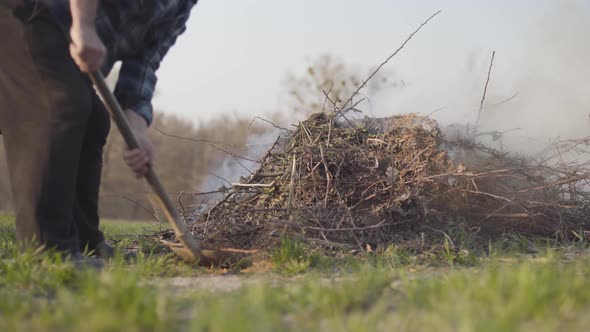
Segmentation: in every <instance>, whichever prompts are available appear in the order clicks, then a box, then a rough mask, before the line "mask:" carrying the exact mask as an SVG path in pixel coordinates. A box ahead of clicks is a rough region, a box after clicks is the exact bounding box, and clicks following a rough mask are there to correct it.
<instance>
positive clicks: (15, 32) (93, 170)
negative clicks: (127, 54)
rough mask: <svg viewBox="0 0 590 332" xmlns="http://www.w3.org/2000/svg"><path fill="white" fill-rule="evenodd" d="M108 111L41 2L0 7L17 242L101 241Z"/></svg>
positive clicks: (1, 100) (1, 77)
mask: <svg viewBox="0 0 590 332" xmlns="http://www.w3.org/2000/svg"><path fill="white" fill-rule="evenodd" d="M109 129H110V119H109V115H108V113H107V112H106V110H105V109H104V107H103V105H102V103H101V101H100V99H99V98H98V96H97V95H96V94H95V92H94V90H93V89H92V86H91V84H90V82H89V80H88V79H87V78H86V76H85V75H83V73H81V72H80V71H79V70H78V68H77V67H76V65H75V63H74V62H73V60H72V58H71V57H70V54H69V42H68V39H67V36H66V35H65V33H64V30H63V29H62V28H61V27H60V26H59V25H58V23H57V22H56V21H55V20H54V19H53V17H52V16H51V15H50V14H49V12H48V11H47V9H46V8H45V7H42V6H37V5H29V6H19V7H17V8H16V9H14V10H10V9H8V8H7V7H5V6H0V130H1V131H2V133H3V137H4V143H5V147H6V157H7V162H8V169H9V174H10V182H11V188H12V194H13V201H14V210H15V214H16V232H17V240H18V241H19V242H20V243H31V242H34V243H35V244H36V245H44V246H45V247H47V248H56V249H58V250H63V251H69V252H77V251H79V250H81V249H82V250H83V249H84V248H88V249H91V250H92V249H94V247H95V246H96V245H97V244H98V243H99V242H100V241H103V240H104V236H103V234H102V232H101V231H100V230H99V217H98V197H99V186H100V177H101V171H102V152H103V147H104V145H105V143H106V138H107V136H108V133H109Z"/></svg>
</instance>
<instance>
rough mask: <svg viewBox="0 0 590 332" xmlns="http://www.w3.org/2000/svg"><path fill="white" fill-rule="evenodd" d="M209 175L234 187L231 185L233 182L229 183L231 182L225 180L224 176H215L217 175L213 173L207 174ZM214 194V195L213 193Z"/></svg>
mask: <svg viewBox="0 0 590 332" xmlns="http://www.w3.org/2000/svg"><path fill="white" fill-rule="evenodd" d="M207 174H209V175H211V176H214V177H216V178H218V179H219V180H221V181H223V182H225V183H227V184H229V185H230V186H231V185H232V184H231V182H229V181H228V180H227V179H226V178H224V177H222V176H219V175H217V174H215V173H211V172H207ZM212 193H213V192H212Z"/></svg>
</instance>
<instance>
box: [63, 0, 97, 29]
mask: <svg viewBox="0 0 590 332" xmlns="http://www.w3.org/2000/svg"><path fill="white" fill-rule="evenodd" d="M98 1H99V0H70V8H71V11H72V25H73V26H94V21H95V19H96V9H97V8H98Z"/></svg>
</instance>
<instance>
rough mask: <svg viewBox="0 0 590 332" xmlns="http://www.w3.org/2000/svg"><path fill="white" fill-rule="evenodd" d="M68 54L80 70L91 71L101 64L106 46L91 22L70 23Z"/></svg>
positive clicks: (98, 67) (97, 68)
mask: <svg viewBox="0 0 590 332" xmlns="http://www.w3.org/2000/svg"><path fill="white" fill-rule="evenodd" d="M70 35H71V37H72V43H71V44H70V54H71V55H72V58H73V59H74V61H75V62H76V64H77V65H78V67H79V68H80V70H81V71H82V72H85V73H91V72H94V71H97V70H99V69H100V67H101V66H102V64H103V62H104V59H105V56H106V48H105V46H104V44H103V42H102V40H100V37H99V36H98V34H97V33H96V29H95V27H94V25H92V24H82V25H72V28H71V29H70Z"/></svg>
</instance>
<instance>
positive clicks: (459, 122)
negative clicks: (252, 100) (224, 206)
mask: <svg viewBox="0 0 590 332" xmlns="http://www.w3.org/2000/svg"><path fill="white" fill-rule="evenodd" d="M580 6H583V5H581V4H576V3H574V2H556V3H555V9H554V10H552V11H551V12H548V13H547V14H546V16H544V17H542V18H540V20H539V21H538V22H536V23H535V24H534V25H532V26H531V27H530V31H529V34H528V37H527V38H526V44H525V45H518V47H520V48H522V49H523V50H524V51H523V52H522V53H521V56H520V57H518V58H510V59H508V58H506V57H503V54H502V53H501V52H498V53H497V54H496V59H495V63H494V67H493V68H492V74H491V81H490V85H489V90H488V92H487V96H486V101H485V107H484V109H483V110H482V114H481V119H480V122H479V123H478V126H477V130H478V132H480V133H481V132H505V133H504V135H502V137H501V139H497V137H493V136H492V135H490V136H485V135H484V136H481V137H478V139H479V140H480V141H482V142H483V143H485V144H488V145H490V146H491V147H496V148H498V147H499V148H502V149H504V150H507V151H511V152H517V153H521V154H531V153H535V152H537V151H539V150H541V149H543V148H545V144H546V143H547V142H549V141H550V140H552V139H555V138H558V137H559V138H563V139H568V138H577V137H585V136H588V135H589V134H590V118H589V114H590V43H589V42H588V41H589V40H590V13H589V11H588V10H587V9H586V8H581V7H580ZM408 47H411V45H408ZM491 49H493V45H490V52H487V51H482V50H479V49H478V50H474V51H473V52H472V53H471V54H468V55H466V56H465V60H464V61H465V66H464V69H463V70H462V71H458V72H450V73H447V75H446V76H443V77H433V78H432V79H430V80H423V81H420V82H418V83H417V84H414V83H413V80H412V77H403V78H401V77H395V78H392V80H393V81H394V82H398V83H399V82H402V84H401V85H400V84H396V85H395V86H389V87H383V86H378V87H376V88H374V89H372V90H373V91H367V90H371V89H365V91H363V92H364V93H366V94H367V95H368V97H369V98H368V100H367V101H366V102H364V103H362V104H361V105H359V108H360V109H362V110H363V111H365V113H364V114H363V115H368V116H374V117H380V116H391V115H393V114H400V113H420V114H423V115H427V114H432V117H433V118H434V119H436V120H437V121H438V122H439V123H440V124H441V126H442V127H447V129H448V130H447V132H449V133H454V134H455V135H457V134H463V133H465V131H466V128H467V127H468V126H470V127H471V128H473V127H474V125H475V123H476V119H477V115H478V109H479V104H480V99H481V97H482V93H483V86H484V83H485V80H486V77H487V72H488V67H489V63H490V56H491ZM433 56H434V55H433ZM458 56H460V55H458ZM344 67H345V68H348V67H346V66H344ZM338 68H340V67H338ZM386 69H387V68H386ZM394 69H395V68H394ZM409 74H410V76H411V73H409ZM302 75H304V73H302ZM316 75H317V74H316ZM312 76H313V75H312ZM314 79H315V77H314ZM402 79H403V80H402ZM302 80H303V81H304V82H306V80H309V79H306V78H304V76H302ZM304 85H305V86H312V85H311V84H310V83H308V82H307V83H305V84H304ZM328 86H329V87H331V85H330V84H328ZM323 88H325V89H326V90H327V88H326V87H323ZM317 93H318V95H319V96H320V98H321V97H322V96H323V95H322V91H317ZM315 104H318V102H315ZM312 105H314V104H313V103H312ZM437 109H438V110H437ZM301 116H302V114H301V113H296V112H289V111H286V112H280V113H273V115H272V116H270V117H269V118H272V120H273V121H275V122H277V123H279V124H281V125H285V126H286V125H288V124H290V123H297V122H298V120H301ZM448 126H450V127H448ZM271 129H273V130H271ZM278 133H279V132H278V131H276V130H274V128H269V130H268V131H267V132H264V133H262V134H261V133H257V134H254V135H251V136H249V137H248V142H247V143H246V145H247V146H250V148H249V149H248V150H247V151H245V156H246V157H248V158H250V159H258V158H259V157H260V156H262V155H263V154H264V153H265V152H266V150H267V149H268V148H269V147H270V146H271V144H272V143H273V142H274V140H275V139H276V137H277V135H278ZM261 142H264V143H267V144H266V145H265V144H261ZM240 162H244V164H245V165H246V167H247V168H249V169H251V170H255V169H256V168H257V165H256V164H255V163H251V162H248V161H244V160H240ZM213 172H214V173H216V175H219V176H220V177H223V178H226V179H230V181H236V180H238V179H239V177H240V176H247V175H249V172H248V171H247V170H246V169H245V168H244V167H243V165H239V163H238V162H237V161H236V160H235V159H233V158H232V157H231V156H228V157H227V158H226V159H225V160H224V161H223V163H221V165H219V167H217V168H215V170H214V171H213ZM221 185H227V183H226V182H225V181H223V180H220V179H218V178H216V177H209V179H208V181H206V187H207V188H206V189H212V190H214V189H217V187H219V186H221Z"/></svg>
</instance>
